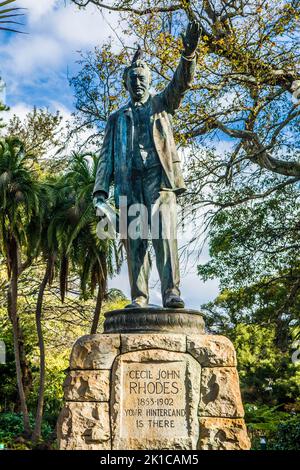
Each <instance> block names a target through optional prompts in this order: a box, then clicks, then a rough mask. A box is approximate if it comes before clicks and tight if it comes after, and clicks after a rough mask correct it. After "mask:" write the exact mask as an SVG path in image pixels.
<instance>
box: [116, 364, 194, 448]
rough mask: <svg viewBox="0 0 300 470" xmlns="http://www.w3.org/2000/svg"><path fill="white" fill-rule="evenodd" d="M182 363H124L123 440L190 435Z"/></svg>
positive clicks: (183, 366)
mask: <svg viewBox="0 0 300 470" xmlns="http://www.w3.org/2000/svg"><path fill="white" fill-rule="evenodd" d="M185 369H186V365H185V364H184V363H182V362H169V363H163V362H157V363H152V364H151V363H144V364H141V363H134V362H129V363H126V362H125V363H124V365H123V390H124V396H123V402H122V410H121V437H133V438H134V437H136V438H141V437H143V436H147V437H148V438H149V437H150V436H151V438H154V439H155V438H159V437H160V436H161V434H162V431H163V434H164V437H173V438H175V437H179V438H182V437H186V436H187V418H188V417H187V411H188V410H187V409H186V391H185V387H184V383H185V380H184V379H185Z"/></svg>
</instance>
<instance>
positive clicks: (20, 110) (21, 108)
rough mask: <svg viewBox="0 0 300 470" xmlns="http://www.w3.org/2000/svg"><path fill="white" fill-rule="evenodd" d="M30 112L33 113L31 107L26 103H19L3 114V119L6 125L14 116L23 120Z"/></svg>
mask: <svg viewBox="0 0 300 470" xmlns="http://www.w3.org/2000/svg"><path fill="white" fill-rule="evenodd" d="M30 111H32V107H31V106H29V105H27V104H26V103H17V104H15V105H14V106H12V107H11V108H10V109H9V111H7V112H5V113H2V114H1V117H2V118H3V121H4V122H5V123H8V122H9V120H10V119H11V118H12V117H13V116H14V115H16V116H18V117H19V118H20V119H21V120H23V119H24V118H25V117H26V115H27V114H28V113H29V112H30Z"/></svg>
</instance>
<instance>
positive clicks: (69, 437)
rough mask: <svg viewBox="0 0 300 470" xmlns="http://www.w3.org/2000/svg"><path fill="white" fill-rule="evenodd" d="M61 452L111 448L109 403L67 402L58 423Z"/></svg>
mask: <svg viewBox="0 0 300 470" xmlns="http://www.w3.org/2000/svg"><path fill="white" fill-rule="evenodd" d="M57 437H58V446H59V449H61V450H75V449H76V450H109V449H110V448H111V440H110V438H111V436H110V423H109V406H108V403H91V402H86V403H83V402H67V403H66V404H65V406H64V408H63V409H62V411H61V413H60V415H59V418H58V423H57Z"/></svg>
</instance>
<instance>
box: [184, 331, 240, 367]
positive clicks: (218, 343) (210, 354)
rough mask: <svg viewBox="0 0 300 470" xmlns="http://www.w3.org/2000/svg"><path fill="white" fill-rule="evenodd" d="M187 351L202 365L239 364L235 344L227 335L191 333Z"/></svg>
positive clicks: (225, 365) (232, 365)
mask: <svg viewBox="0 0 300 470" xmlns="http://www.w3.org/2000/svg"><path fill="white" fill-rule="evenodd" d="M187 352H188V353H189V354H191V355H192V356H193V357H194V358H195V359H196V360H197V361H198V362H199V364H201V366H202V367H219V366H223V367H234V366H236V364H237V362H236V353H235V349H234V346H233V344H232V342H231V341H230V340H229V339H228V338H226V337H225V336H220V335H189V336H188V337H187Z"/></svg>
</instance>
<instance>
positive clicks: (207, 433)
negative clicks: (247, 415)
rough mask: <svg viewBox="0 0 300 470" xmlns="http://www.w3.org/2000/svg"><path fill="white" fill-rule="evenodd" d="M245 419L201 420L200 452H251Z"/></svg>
mask: <svg viewBox="0 0 300 470" xmlns="http://www.w3.org/2000/svg"><path fill="white" fill-rule="evenodd" d="M250 447H251V443H250V440H249V437H248V435H247V429H246V426H245V423H244V420H243V419H230V418H200V439H199V444H198V449H199V450H249V449H250Z"/></svg>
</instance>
